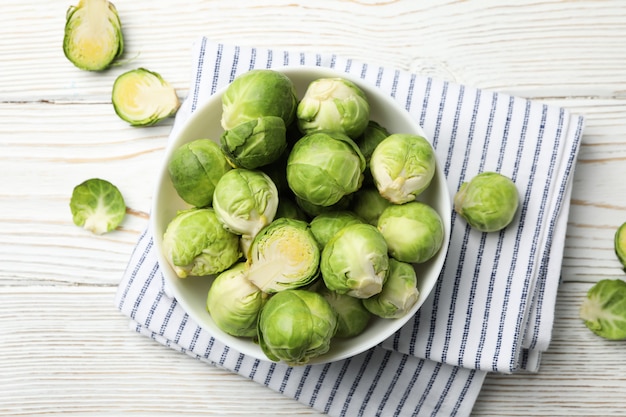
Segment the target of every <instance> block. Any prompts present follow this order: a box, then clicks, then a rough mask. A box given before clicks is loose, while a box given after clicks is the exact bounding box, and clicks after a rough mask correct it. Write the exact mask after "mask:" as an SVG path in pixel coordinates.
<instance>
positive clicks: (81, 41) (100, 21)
mask: <svg viewBox="0 0 626 417" xmlns="http://www.w3.org/2000/svg"><path fill="white" fill-rule="evenodd" d="M123 51H124V37H123V36H122V23H121V22H120V18H119V16H118V14H117V10H116V9H115V6H114V5H113V3H111V2H109V1H107V0H79V2H78V5H76V6H70V7H69V8H68V10H67V13H66V16H65V35H64V37H63V53H64V54H65V56H66V57H67V59H68V60H70V62H71V63H72V64H74V65H75V66H76V67H78V68H80V69H82V70H86V71H101V70H104V69H106V68H108V67H109V66H110V65H111V63H112V62H113V61H114V60H115V59H116V58H117V57H119V56H120V55H122V52H123Z"/></svg>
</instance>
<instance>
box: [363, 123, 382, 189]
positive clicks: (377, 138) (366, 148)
mask: <svg viewBox="0 0 626 417" xmlns="http://www.w3.org/2000/svg"><path fill="white" fill-rule="evenodd" d="M389 135H390V133H389V132H388V131H387V129H385V128H384V127H383V126H381V125H380V124H378V123H377V122H375V121H373V120H370V121H369V123H368V124H367V127H366V128H365V132H363V134H362V135H361V136H359V137H358V138H357V139H356V140H355V142H356V144H357V145H358V146H359V149H360V150H361V153H362V154H363V157H365V172H364V173H363V176H364V178H363V184H366V185H368V186H369V185H373V184H374V178H373V177H372V171H371V170H370V159H371V158H372V153H374V149H376V147H377V146H378V144H379V143H380V142H382V141H383V140H384V139H385V138H387V136H389Z"/></svg>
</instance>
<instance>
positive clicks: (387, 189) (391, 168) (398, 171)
mask: <svg viewBox="0 0 626 417" xmlns="http://www.w3.org/2000/svg"><path fill="white" fill-rule="evenodd" d="M436 165H437V159H436V156H435V151H434V149H433V147H432V146H431V144H430V143H429V142H428V141H427V140H426V139H424V138H423V137H422V136H418V135H410V134H404V133H395V134H393V135H390V136H388V137H387V138H385V139H384V140H383V141H382V142H380V143H379V144H378V146H377V147H376V149H374V152H373V153H372V157H371V158H370V171H371V174H372V177H373V179H374V183H375V184H376V188H378V191H379V192H380V194H381V195H382V196H383V197H385V198H386V199H388V200H389V201H391V202H392V203H396V204H403V203H407V202H409V201H414V200H415V198H416V197H417V196H418V195H420V194H421V193H422V192H423V191H424V190H425V189H426V188H428V186H429V185H430V183H431V181H432V179H433V177H434V176H435V168H436Z"/></svg>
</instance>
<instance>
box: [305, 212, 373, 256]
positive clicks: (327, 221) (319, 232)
mask: <svg viewBox="0 0 626 417" xmlns="http://www.w3.org/2000/svg"><path fill="white" fill-rule="evenodd" d="M357 223H363V220H362V219H361V218H359V216H357V215H356V214H354V213H353V212H351V211H328V212H325V213H320V214H318V215H317V216H315V217H314V218H313V219H312V220H311V222H310V225H311V232H312V233H313V236H315V240H317V242H318V243H319V245H320V248H321V249H323V248H324V246H326V244H327V243H328V241H329V240H330V239H331V238H332V237H333V236H335V235H336V234H337V232H339V231H340V230H341V229H343V228H344V227H346V226H349V225H351V224H357Z"/></svg>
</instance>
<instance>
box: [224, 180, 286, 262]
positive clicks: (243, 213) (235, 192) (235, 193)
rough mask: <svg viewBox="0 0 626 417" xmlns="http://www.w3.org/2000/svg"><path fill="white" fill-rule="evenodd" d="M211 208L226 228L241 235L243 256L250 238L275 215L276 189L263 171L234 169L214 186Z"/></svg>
mask: <svg viewBox="0 0 626 417" xmlns="http://www.w3.org/2000/svg"><path fill="white" fill-rule="evenodd" d="M213 208H214V209H215V213H216V214H217V218H218V219H219V221H220V222H221V223H222V224H223V225H224V227H225V228H226V229H227V230H229V231H231V232H232V233H235V234H238V235H241V240H242V245H243V250H244V254H246V255H247V249H248V247H249V245H250V243H252V239H254V237H255V236H256V235H257V233H259V231H260V230H261V229H262V228H264V227H265V226H267V225H268V224H270V223H271V222H272V220H274V216H276V210H277V209H278V190H277V189H276V185H274V182H273V181H272V180H271V178H270V177H269V176H268V175H266V174H264V173H263V172H261V171H255V170H249V169H243V168H234V169H231V170H230V171H228V172H226V173H225V174H224V175H222V178H220V180H219V181H218V183H217V185H216V186H215V192H214V193H213Z"/></svg>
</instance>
